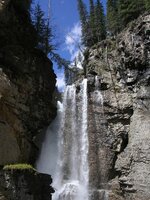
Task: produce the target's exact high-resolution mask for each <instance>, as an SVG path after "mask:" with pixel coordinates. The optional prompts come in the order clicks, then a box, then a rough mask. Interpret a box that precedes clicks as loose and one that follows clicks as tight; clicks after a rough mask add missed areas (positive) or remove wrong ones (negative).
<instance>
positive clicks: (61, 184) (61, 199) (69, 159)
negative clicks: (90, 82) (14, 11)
mask: <svg viewBox="0 0 150 200" xmlns="http://www.w3.org/2000/svg"><path fill="white" fill-rule="evenodd" d="M78 96H79V98H78V102H77V95H76V87H75V85H71V86H67V87H66V90H65V93H64V100H63V106H64V110H63V116H62V121H61V127H60V131H59V144H58V148H59V150H58V152H59V153H58V163H57V169H56V175H55V176H54V187H55V188H56V189H57V191H56V192H55V194H54V197H53V199H54V200H84V199H86V200H88V181H89V178H88V134H87V80H86V79H84V80H83V82H82V83H81V85H80V92H79V95H78Z"/></svg>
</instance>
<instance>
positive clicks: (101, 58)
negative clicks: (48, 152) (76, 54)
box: [84, 14, 150, 200]
mask: <svg viewBox="0 0 150 200" xmlns="http://www.w3.org/2000/svg"><path fill="white" fill-rule="evenodd" d="M84 66H85V67H86V69H87V75H86V76H87V78H88V97H89V98H88V99H89V100H88V101H89V112H88V113H89V117H88V118H89V125H88V130H89V131H88V132H89V144H90V145H89V167H90V191H91V195H92V199H94V200H98V199H99V200H103V199H109V200H116V199H117V200H149V199H150V192H149V191H150V184H149V183H150V145H149V144H150V15H149V14H145V15H143V16H141V17H139V18H138V20H136V21H133V22H131V23H130V24H129V25H128V27H127V28H126V29H125V30H124V31H123V32H122V33H120V34H119V35H118V36H116V37H110V38H108V39H107V40H105V41H102V42H101V43H99V44H97V45H95V46H93V47H92V48H91V49H87V50H86V52H85V61H84ZM97 80H98V83H99V84H98V86H96V85H97V83H96V81H97ZM95 84H96V85H95ZM96 87H98V88H99V89H98V90H99V91H101V95H102V96H103V104H98V103H97V100H95V98H94V96H95V92H96V90H97V88H96Z"/></svg>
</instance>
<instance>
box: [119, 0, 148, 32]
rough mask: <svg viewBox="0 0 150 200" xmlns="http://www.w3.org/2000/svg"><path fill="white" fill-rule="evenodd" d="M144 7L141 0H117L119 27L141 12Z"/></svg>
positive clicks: (122, 26)
mask: <svg viewBox="0 0 150 200" xmlns="http://www.w3.org/2000/svg"><path fill="white" fill-rule="evenodd" d="M144 9H145V8H144V2H143V0H126V1H124V0H119V2H118V10H119V18H120V20H121V29H123V28H124V27H125V26H126V25H127V24H128V23H129V22H130V21H132V20H134V19H136V18H137V17H138V16H139V15H140V14H142V13H143V12H144Z"/></svg>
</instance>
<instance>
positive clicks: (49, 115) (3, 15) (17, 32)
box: [0, 0, 56, 199]
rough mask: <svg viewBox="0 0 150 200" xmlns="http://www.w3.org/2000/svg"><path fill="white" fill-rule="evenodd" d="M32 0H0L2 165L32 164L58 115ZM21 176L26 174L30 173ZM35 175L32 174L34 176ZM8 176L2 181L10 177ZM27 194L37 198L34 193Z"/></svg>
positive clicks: (52, 76) (53, 77)
mask: <svg viewBox="0 0 150 200" xmlns="http://www.w3.org/2000/svg"><path fill="white" fill-rule="evenodd" d="M29 5H30V1H29V0H26V1H20V0H19V1H18V0H7V1H5V0H3V1H0V166H4V165H6V164H12V163H31V164H33V165H34V163H35V160H36V159H37V153H38V147H37V145H36V144H35V139H36V137H37V136H38V134H40V133H41V132H43V131H44V129H45V128H46V127H47V126H48V125H49V123H50V122H51V121H52V120H53V119H54V117H55V115H56V107H55V105H54V104H53V92H54V91H55V84H56V75H55V74H54V71H53V68H52V62H51V61H50V60H49V59H48V58H47V57H46V55H45V54H44V53H43V52H41V51H40V50H38V49H36V48H35V47H36V42H37V41H36V37H37V36H36V33H35V30H34V28H33V26H32V23H31V19H30V14H29V12H28V8H29ZM1 173H2V174H3V172H2V170H1ZM3 175H4V174H3ZM20 175H21V173H20ZM16 176H17V178H16V180H14V185H15V184H17V181H18V180H17V179H19V180H21V178H19V175H18V174H17V175H16ZM21 176H24V177H23V179H24V178H25V177H26V174H22V175H21ZM5 177H6V176H5ZM10 177H11V175H10ZM13 177H14V176H13V175H12V179H13ZM33 177H34V176H33V174H32V175H31V179H34V178H33ZM1 178H2V176H1ZM1 178H0V191H1V189H2V186H3V181H2V179H1ZM35 179H36V176H35ZM38 180H39V187H40V185H41V183H40V179H38ZM5 181H6V182H5ZM5 181H4V184H7V183H8V182H9V180H7V179H5ZM23 182H24V181H23ZM33 182H34V180H33ZM37 182H38V181H37ZM37 182H36V181H35V184H37V185H38V183H37ZM22 184H23V183H22ZM48 184H49V183H48ZM14 185H13V184H12V188H11V190H12V189H13V187H15V186H14ZM25 185H26V183H25ZM21 187H22V188H23V186H21ZM26 187H27V186H25V188H24V189H25V190H26ZM12 192H13V191H12ZM17 194H18V195H19V193H17ZM4 196H5V195H4ZM10 196H11V192H10ZM47 196H49V195H48V193H47ZM17 198H18V199H25V197H22V198H19V197H13V195H12V197H11V198H8V199H17ZM26 199H28V196H26ZM29 199H38V198H35V197H34V196H32V198H29ZM41 199H42V198H41ZM43 199H45V198H43Z"/></svg>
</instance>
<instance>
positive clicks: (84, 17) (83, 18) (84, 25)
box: [78, 0, 89, 46]
mask: <svg viewBox="0 0 150 200" xmlns="http://www.w3.org/2000/svg"><path fill="white" fill-rule="evenodd" d="M78 11H79V15H80V22H81V29H82V43H83V44H85V46H87V45H88V44H87V40H88V39H87V38H88V35H89V24H88V13H87V10H86V6H85V4H84V3H83V1H82V0H78Z"/></svg>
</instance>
